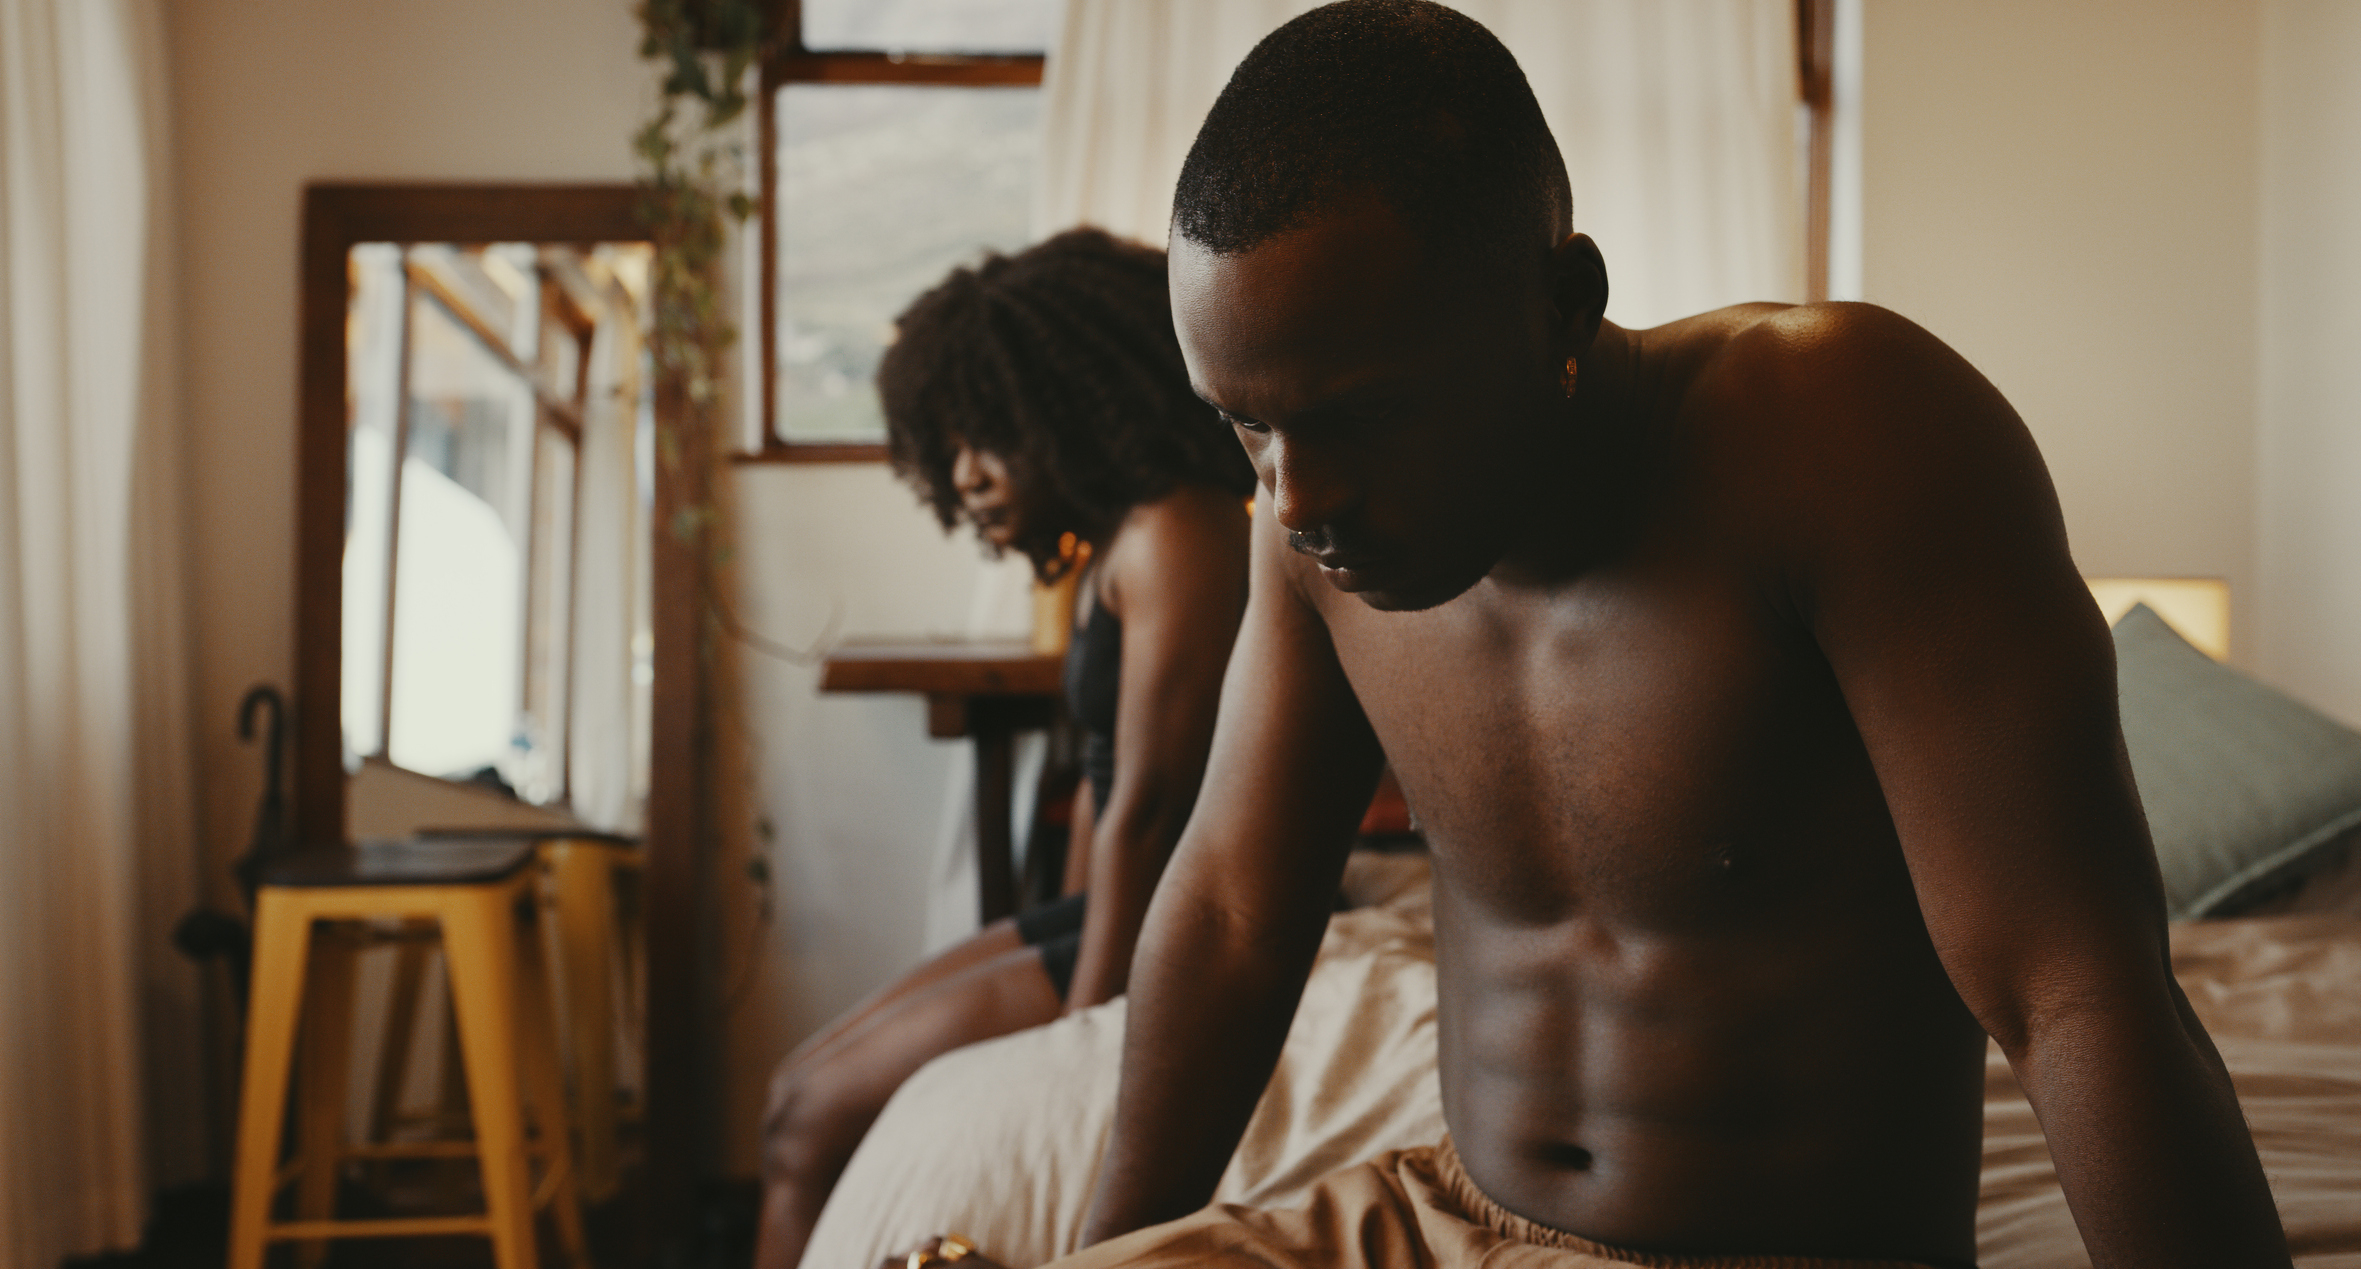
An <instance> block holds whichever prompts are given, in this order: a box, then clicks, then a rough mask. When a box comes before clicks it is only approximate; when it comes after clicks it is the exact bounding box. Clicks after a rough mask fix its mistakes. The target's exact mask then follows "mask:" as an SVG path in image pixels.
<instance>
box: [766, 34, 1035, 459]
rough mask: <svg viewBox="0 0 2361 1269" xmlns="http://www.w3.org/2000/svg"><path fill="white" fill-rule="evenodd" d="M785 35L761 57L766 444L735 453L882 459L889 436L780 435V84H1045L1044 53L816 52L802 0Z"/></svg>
mask: <svg viewBox="0 0 2361 1269" xmlns="http://www.w3.org/2000/svg"><path fill="white" fill-rule="evenodd" d="M777 21H778V25H777V27H776V30H777V31H778V32H779V40H778V42H777V44H776V46H775V51H773V52H772V53H771V54H770V56H768V57H766V58H765V59H763V64H762V93H761V97H760V98H759V101H758V106H757V109H756V116H757V117H756V122H755V136H756V141H755V147H756V149H757V150H758V151H759V152H760V158H759V161H758V163H757V171H758V173H759V178H760V180H761V182H762V194H761V201H762V229H761V233H762V252H761V255H762V273H761V281H760V283H759V285H760V287H761V289H762V294H761V297H760V298H761V306H762V321H761V325H762V330H761V337H760V347H759V348H758V350H757V352H756V358H757V361H758V368H757V371H756V375H757V381H758V382H759V383H760V385H761V389H762V447H761V448H760V449H754V450H746V451H743V452H741V453H739V454H738V455H737V461H738V462H741V463H871V462H883V461H885V457H886V447H885V445H884V443H883V442H877V441H858V442H796V441H785V440H781V439H780V438H779V413H778V411H779V364H778V355H777V349H778V320H779V284H778V277H779V218H778V211H779V207H778V189H779V136H778V128H779V106H778V94H779V90H780V89H782V88H785V87H786V86H787V85H789V84H934V85H940V86H944V87H954V88H976V87H1035V88H1037V87H1039V86H1040V85H1041V68H1042V65H1043V63H1044V62H1045V61H1046V59H1045V58H1044V57H1043V55H1042V54H1039V53H974V54H967V53H886V52H871V51H844V52H837V51H830V52H813V51H812V50H811V49H809V48H806V47H805V46H804V42H803V4H802V2H801V0H783V3H781V4H780V6H779V9H778V11H777Z"/></svg>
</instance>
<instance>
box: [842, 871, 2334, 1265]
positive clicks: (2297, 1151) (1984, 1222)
mask: <svg viewBox="0 0 2361 1269" xmlns="http://www.w3.org/2000/svg"><path fill="white" fill-rule="evenodd" d="M1347 882H1348V891H1354V890H1356V888H1357V890H1358V893H1357V894H1356V896H1355V897H1357V898H1359V899H1361V900H1362V901H1363V902H1365V903H1367V904H1368V906H1364V907H1360V908H1356V909H1355V910H1353V911H1350V912H1345V913H1341V914H1339V915H1338V916H1337V917H1335V918H1334V919H1333V920H1332V921H1331V922H1330V923H1329V929H1328V934H1327V937H1326V939H1325V940H1324V941H1323V943H1322V944H1321V948H1320V958H1319V961H1318V963H1317V964H1316V965H1315V967H1314V969H1313V972H1312V977H1311V980H1310V982H1309V983H1308V984H1307V985H1306V986H1305V989H1304V998H1303V1003H1302V1005H1301V1007H1300V1008H1299V1009H1298V1011H1297V1014H1296V1019H1295V1023H1294V1027H1293V1029H1292V1030H1291V1031H1290V1032H1289V1033H1288V1038H1287V1046H1286V1049H1285V1051H1284V1052H1283V1054H1282V1055H1281V1058H1280V1062H1279V1067H1278V1070H1277V1071H1276V1073H1275V1074H1274V1075H1273V1077H1272V1080H1271V1084H1270V1087H1269V1088H1268V1089H1267V1090H1266V1091H1265V1093H1264V1095H1263V1099H1262V1102H1261V1103H1260V1105H1259V1106H1258V1107H1257V1109H1256V1111H1255V1116H1254V1120H1253V1122H1252V1124H1251V1125H1249V1127H1248V1129H1247V1132H1246V1136H1245V1138H1244V1140H1243V1141H1241V1143H1240V1144H1239V1148H1238V1153H1237V1155H1236V1156H1235V1157H1234V1158H1233V1159H1232V1160H1231V1163H1230V1168H1229V1171H1228V1173H1227V1174H1225V1175H1224V1176H1223V1178H1222V1183H1221V1187H1220V1189H1219V1191H1218V1192H1217V1195H1216V1197H1217V1199H1218V1201H1222V1202H1241V1203H1250V1204H1256V1205H1262V1206H1284V1205H1287V1204H1289V1203H1291V1202H1292V1201H1294V1200H1295V1199H1296V1198H1297V1197H1298V1196H1300V1195H1301V1193H1302V1191H1303V1190H1304V1188H1305V1187H1306V1186H1308V1185H1309V1184H1310V1183H1311V1182H1312V1181H1314V1180H1317V1179H1318V1178H1319V1177H1321V1176H1322V1175H1325V1174H1326V1173H1328V1172H1330V1171H1333V1170H1335V1169H1337V1168H1341V1167H1345V1166H1347V1165H1349V1164H1353V1163H1357V1162H1360V1161H1362V1160H1364V1159H1367V1158H1370V1157H1372V1156H1374V1155H1377V1154H1380V1153H1383V1152H1384V1151H1387V1150H1392V1149H1397V1148H1402V1147H1407V1146H1414V1145H1423V1144H1427V1143H1429V1142H1432V1141H1434V1140H1436V1139H1437V1138H1439V1137H1440V1136H1441V1135H1442V1133H1443V1112H1442V1101H1441V1094H1440V1090H1439V1089H1438V1087H1437V1084H1436V1079H1435V1060H1434V1043H1435V1004H1434V999H1435V969H1434V936H1433V926H1432V921H1431V919H1430V909H1429V907H1428V905H1427V892H1426V889H1425V886H1424V877H1423V870H1422V868H1421V867H1420V866H1419V865H1418V864H1417V863H1415V862H1413V861H1405V860H1402V859H1399V858H1396V859H1378V860H1374V861H1363V860H1356V866H1355V870H1354V872H1353V873H1350V874H1348V879H1347ZM2173 968H2174V971H2175V972H2176V973H2177V974H2178V975H2179V976H2180V979H2181V982H2182V985H2183V987H2184V989H2185V990H2186V991H2187V992H2188V995H2189V998H2190V1001H2191V1003H2192V1004H2193V1005H2194V1006H2195V1008H2196V1010H2197V1012H2198V1015H2199V1016H2200V1017H2201V1018H2203V1019H2204V1021H2205V1024H2206V1027H2207V1028H2208V1029H2209V1030H2210V1031H2211V1032H2212V1033H2213V1036H2214V1040H2215V1043H2216V1044H2217V1045H2218V1046H2219V1047H2220V1049H2221V1051H2222V1057H2223V1059H2224V1061H2225V1062H2227V1064H2228V1065H2229V1068H2230V1072H2231V1077H2232V1080H2233V1082H2234V1083H2235V1084H2236V1086H2237V1089H2238V1095H2239V1100H2240V1102H2241V1104H2242V1105H2243V1106H2244V1107H2245V1109H2246V1114H2247V1118H2248V1122H2249V1123H2250V1125H2251V1126H2252V1127H2253V1129H2254V1134H2255V1142H2256V1145H2257V1147H2258V1148H2259V1149H2260V1151H2261V1153H2262V1158H2263V1167H2264V1170H2265V1172H2266V1173H2268V1174H2269V1176H2270V1180H2271V1186H2272V1191H2273V1193H2274V1194H2275V1195H2276V1196H2277V1198H2278V1201H2279V1208H2280V1212H2281V1215H2282V1217H2283V1218H2284V1220H2285V1221H2286V1224H2287V1230H2288V1236H2289V1239H2290V1242H2291V1244H2292V1246H2293V1249H2294V1251H2295V1253H2296V1261H2297V1263H2298V1264H2299V1265H2302V1266H2304V1267H2305V1269H2331V1267H2335V1269H2361V917H2356V916H2354V915H2350V914H2311V915H2301V916H2277V917H2267V918H2252V919H2242V920H2229V921H2208V922H2199V923H2192V924H2187V925H2182V926H2178V927H2175V929H2174V931H2173ZM1123 1017H1124V1002H1123V1001H1121V1000H1117V1001H1113V1002H1111V1003H1109V1004H1106V1005H1103V1006H1100V1007H1098V1008H1096V1009H1091V1010H1086V1011H1084V1012H1081V1013H1078V1014H1075V1015H1074V1016H1072V1017H1069V1018H1065V1019H1062V1020H1060V1021H1058V1022H1056V1023H1053V1024H1051V1025H1049V1026H1046V1027H1037V1028H1034V1029H1032V1030H1030V1031H1023V1032H1019V1033H1017V1034H1015V1035H1012V1036H1007V1037H1004V1038H1002V1039H999V1040H994V1041H990V1042H988V1043H985V1044H979V1045H974V1046H971V1047H969V1048H966V1049H962V1050H959V1051H958V1052H955V1053H951V1054H947V1055H945V1056H944V1057H942V1058H939V1059H937V1060H935V1061H934V1062H932V1063H930V1064H928V1065H927V1066H926V1067H925V1068H924V1069H922V1070H921V1071H919V1073H918V1074H917V1075H915V1076H913V1077H912V1078H911V1079H910V1080H909V1082H908V1083H906V1084H904V1085H903V1087H902V1089H901V1091H900V1092H898V1093H897V1094H895V1096H894V1099H893V1101H892V1102H891V1103H890V1104H889V1105H888V1106H887V1107H886V1109H885V1113H884V1114H883V1115H881V1116H880V1117H879V1119H878V1121H877V1124H876V1126H875V1127H874V1128H872V1129H871V1130H870V1133H869V1136H868V1138H867V1139H866V1140H865V1141H863V1143H862V1145H861V1148H860V1151H859V1152H858V1153H857V1154H855V1155H854V1157H853V1160H852V1163H851V1165H850V1166H849V1167H848V1168H847V1169H846V1171H845V1174H844V1177H843V1179H842V1180H841V1181H839V1182H838V1185H837V1188H836V1191H835V1194H834V1196H833V1197H832V1198H831V1200H830V1201H829V1205H828V1209H827V1211H826V1212H825V1213H824V1214H823V1215H822V1217H821V1219H820V1223H819V1227H818V1228H817V1229H816V1230H815V1231H814V1232H813V1237H812V1241H811V1244H810V1246H809V1249H808V1250H807V1252H806V1254H805V1258H804V1264H805V1265H806V1266H807V1267H809V1269H871V1267H873V1266H875V1265H877V1264H878V1262H879V1261H880V1260H882V1259H884V1258H885V1257H887V1256H889V1255H892V1254H896V1253H899V1252H902V1251H905V1250H907V1249H909V1248H910V1247H911V1246H913V1245H915V1244H917V1243H918V1242H920V1241H922V1240H924V1239H925V1238H927V1237H929V1236H931V1235H934V1234H938V1233H943V1232H946V1231H949V1232H957V1233H960V1234H963V1235H965V1236H967V1237H968V1238H970V1239H971V1240H973V1241H974V1242H975V1243H976V1244H977V1245H978V1246H979V1247H981V1248H983V1249H984V1250H985V1251H986V1252H988V1253H990V1254H992V1255H994V1256H996V1257H999V1258H1000V1259H1001V1260H1003V1261H1004V1262H1005V1263H1008V1264H1011V1265H1033V1264H1039V1263H1041V1262H1043V1261H1046V1260H1050V1259H1053V1258H1055V1257H1056V1256H1059V1255H1062V1254H1064V1253H1066V1252H1068V1251H1071V1250H1073V1249H1074V1248H1075V1246H1076V1245H1077V1243H1078V1241H1079V1239H1080V1236H1081V1229H1082V1222H1083V1218H1084V1216H1085V1215H1086V1212H1087V1208H1088V1205H1089V1202H1090V1190H1091V1185H1092V1178H1093V1174H1094V1173H1095V1171H1096V1169H1097V1166H1098V1161H1099V1156H1100V1154H1101V1153H1102V1152H1103V1151H1104V1150H1105V1148H1106V1140H1107V1133H1108V1129H1109V1127H1110V1125H1111V1123H1112V1121H1113V1116H1114V1103H1115V1091H1116V1082H1117V1071H1118V1067H1119V1065H1120V1059H1121V1052H1122V1042H1123ZM1987 1061H1988V1065H1987V1068H1986V1070H1987V1074H1986V1101H1985V1139H1984V1190H1983V1199H1982V1204H1981V1207H1980V1210H1979V1213H1978V1218H1977V1240H1978V1243H1979V1258H1980V1259H1981V1261H1982V1263H1983V1265H1984V1267H1985V1269H2068V1267H2081V1266H2087V1265H2088V1264H2089V1261H2088V1259H2087V1258H2086V1257H2084V1255H2083V1253H2082V1244H2081V1239H2080V1237H2079V1236H2078V1235H2077V1234H2076V1233H2075V1230H2074V1223H2073V1220H2072V1218H2071V1217H2070V1216H2069V1215H2068V1213H2067V1211H2066V1206H2065V1201H2064V1199H2063V1197H2062V1196H2061V1195H2060V1193H2059V1190H2058V1184H2057V1177H2056V1173H2055V1171H2054V1170H2053V1168H2052V1167H2051V1164H2050V1158H2049V1151H2048V1149H2047V1147H2046V1146H2045V1145H2044V1144H2043V1142H2042V1137H2041V1132H2040V1129H2039V1127H2038V1126H2037V1125H2036V1124H2035V1122H2034V1119H2033V1114H2032V1111H2031V1109H2030V1108H2029V1107H2028V1106H2027V1105H2026V1103H2025V1099H2024V1095H2023V1094H2022V1093H2021V1092H2020V1091H2019V1090H2018V1088H2017V1086H2016V1082H2015V1080H2014V1078H2013V1077H2012V1076H2011V1075H2010V1073H2009V1069H2008V1065H2007V1063H2006V1062H2004V1061H2002V1060H2001V1059H2000V1057H1999V1055H1998V1053H1997V1052H1994V1053H1992V1054H1990V1055H1989V1056H1988V1059H1987Z"/></svg>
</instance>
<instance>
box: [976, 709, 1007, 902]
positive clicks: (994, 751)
mask: <svg viewBox="0 0 2361 1269" xmlns="http://www.w3.org/2000/svg"><path fill="white" fill-rule="evenodd" d="M1015 739H1016V737H1015V732H1014V731H1013V729H1011V728H1007V727H1001V726H995V725H991V724H987V723H985V722H984V721H983V720H982V719H980V718H979V719H977V720H976V724H975V746H976V904H977V915H978V916H979V917H980V918H981V919H982V921H983V923H984V924H985V925H990V924H991V923H993V922H994V921H997V920H999V919H1000V918H1002V917H1004V916H1008V915H1010V914H1012V913H1014V912H1015V911H1016V910H1017V889H1016V864H1015V862H1014V860H1015V852H1014V850H1013V848H1012V845H1011V842H1010V838H1011V837H1012V836H1013V833H1014V830H1013V829H1012V828H1011V827H1010V820H1011V818H1012V811H1011V807H1010V802H1009V789H1010V786H1011V785H1013V784H1015V783H1016V744H1015Z"/></svg>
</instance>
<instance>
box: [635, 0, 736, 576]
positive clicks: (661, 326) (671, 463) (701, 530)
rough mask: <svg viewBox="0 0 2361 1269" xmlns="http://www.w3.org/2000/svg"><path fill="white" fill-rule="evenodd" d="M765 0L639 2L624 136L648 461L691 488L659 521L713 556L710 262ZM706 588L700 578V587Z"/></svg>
mask: <svg viewBox="0 0 2361 1269" xmlns="http://www.w3.org/2000/svg"><path fill="white" fill-rule="evenodd" d="M769 7H770V6H768V5H766V4H763V3H760V2H759V0H642V3H641V4H640V6H639V20H640V31H641V39H640V56H641V57H642V58H645V59H647V60H649V61H651V62H654V63H656V65H657V69H658V71H659V72H660V74H661V75H662V79H661V82H660V93H659V96H658V100H657V104H656V109H655V111H654V113H652V114H651V115H650V116H649V117H648V120H647V122H646V123H645V124H643V125H641V127H640V130H639V134H638V135H637V136H636V137H635V138H634V139H633V149H634V150H635V151H636V152H637V153H638V156H639V161H640V166H641V175H640V180H639V189H640V219H641V220H642V222H643V223H645V224H646V226H647V229H648V238H649V241H650V243H651V244H652V245H653V246H654V248H655V260H654V264H653V268H652V269H651V275H652V279H653V281H652V287H651V289H652V291H653V293H654V294H653V308H654V310H655V311H654V317H653V328H652V329H651V330H650V331H649V350H650V353H651V355H652V358H653V361H654V370H655V379H656V382H655V389H656V398H657V400H658V402H659V403H660V404H661V405H665V406H669V407H670V408H668V409H659V410H658V412H657V413H658V431H657V447H658V459H659V461H661V462H663V463H664V464H665V465H666V466H667V467H670V468H673V469H674V470H675V471H676V472H679V473H681V474H683V475H686V476H687V477H688V481H687V486H688V488H690V489H693V490H695V491H696V492H695V494H694V495H693V496H691V497H689V498H686V499H684V500H683V501H682V502H681V504H680V505H678V506H676V507H675V508H674V509H673V515H672V523H671V524H670V525H668V526H665V527H666V528H668V529H669V530H670V531H671V532H672V533H673V534H674V535H675V537H677V538H678V539H679V540H680V541H682V542H683V543H684V544H687V543H692V542H701V543H702V545H703V547H704V550H703V551H702V552H700V554H702V555H704V556H705V557H706V558H707V559H708V561H709V564H718V563H719V562H720V561H719V559H718V556H717V553H718V552H720V551H723V550H725V549H726V546H725V545H724V544H723V543H722V542H721V541H720V528H721V526H720V523H719V514H718V512H717V511H716V509H715V503H714V498H713V485H714V480H713V468H714V465H715V464H716V463H717V462H718V461H719V460H720V457H721V450H722V446H721V438H722V436H723V435H724V434H725V431H726V429H725V427H724V420H723V418H722V410H723V408H724V406H725V404H726V401H727V395H728V394H727V393H726V392H725V390H724V388H725V384H726V382H727V379H728V368H729V359H730V352H731V349H732V348H733V347H734V346H735V345H736V343H737V338H738V332H737V326H736V323H734V322H733V321H731V319H730V315H729V300H728V289H727V287H725V286H724V285H723V277H722V269H723V266H724V263H725V252H726V249H727V246H728V242H729V229H730V226H731V225H732V224H734V223H739V222H743V221H745V220H747V219H749V218H750V217H752V216H753V215H754V214H755V211H756V208H757V204H756V202H755V200H754V199H753V198H751V197H749V196H748V194H747V193H746V180H745V177H746V170H747V169H746V147H745V140H744V135H745V128H744V124H743V122H742V121H743V118H744V116H745V114H746V107H747V105H748V104H749V99H748V97H747V93H746V81H747V78H748V72H749V71H751V70H752V69H753V68H754V67H755V66H756V65H758V64H759V63H760V62H761V59H762V56H763V53H764V51H765V50H766V48H767V47H768V39H769V31H768V25H769V19H768V16H767V12H768V9H769ZM700 589H703V590H705V591H706V593H707V594H708V596H710V595H711V594H712V592H711V590H710V588H709V587H701V588H700Z"/></svg>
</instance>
